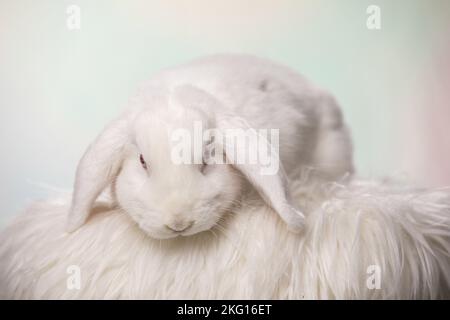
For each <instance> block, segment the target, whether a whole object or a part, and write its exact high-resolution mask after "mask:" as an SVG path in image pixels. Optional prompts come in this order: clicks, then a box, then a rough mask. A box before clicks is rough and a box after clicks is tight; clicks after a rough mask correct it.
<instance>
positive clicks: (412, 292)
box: [0, 181, 450, 299]
mask: <svg viewBox="0 0 450 320" xmlns="http://www.w3.org/2000/svg"><path fill="white" fill-rule="evenodd" d="M292 188H293V190H294V194H295V198H296V199H297V200H298V202H299V204H300V205H301V206H302V207H303V210H304V212H306V213H307V215H308V216H307V230H306V231H305V233H304V234H300V235H296V234H292V233H289V232H287V230H286V227H285V224H284V223H283V222H282V221H280V220H279V218H278V216H277V215H276V214H275V213H273V212H271V211H270V210H269V209H267V208H265V207H262V206H261V205H260V204H259V203H260V202H259V201H256V200H254V201H253V202H251V203H252V205H250V202H249V204H248V205H246V206H245V207H242V208H240V209H238V210H236V212H235V213H234V214H230V215H229V216H228V218H227V219H226V220H225V221H223V223H222V225H221V226H220V227H218V228H216V229H215V230H214V231H211V232H204V233H202V234H198V235H195V236H191V237H187V238H177V239H172V240H163V241H160V240H158V241H156V240H153V239H151V238H148V237H147V236H145V235H144V234H143V233H142V232H141V231H140V230H139V229H138V228H137V226H135V225H134V224H133V222H132V221H131V219H129V218H128V217H127V216H126V215H125V214H123V213H121V212H120V211H118V210H111V209H108V208H107V207H105V206H102V205H101V204H99V205H98V206H97V208H96V209H95V210H96V212H97V213H96V214H94V215H93V217H92V218H91V219H90V220H89V222H88V223H87V224H86V225H85V226H84V227H82V228H81V229H79V230H78V231H76V232H75V233H72V234H66V233H64V231H63V230H64V225H65V221H66V220H65V219H66V214H67V210H68V203H69V201H68V200H61V201H42V202H38V203H35V204H34V205H32V206H31V207H29V208H28V209H27V210H26V212H25V213H24V214H22V215H21V216H19V217H18V218H17V219H16V220H15V221H13V223H12V224H11V225H10V226H9V227H7V228H6V229H5V230H3V231H2V232H1V234H0V295H1V297H2V298H16V299H17V298H20V299H29V298H33V299H61V298H68V299H80V298H100V299H104V298H112V299H116V298H120V299H132V298H137V299H153V298H159V299H166V298H171V299H176V298H181V299H197V298H205V299H210V298H212V299H215V298H224V299H227V298H230V299H238V298H239V299H247V298H251V299H273V298H275V299H278V298H280V299H316V298H320V299H349V298H350V299H354V298H357V299H375V298H388V299H397V298H402V299H406V298H450V290H449V288H450V191H449V190H433V191H427V190H412V189H406V188H405V187H400V186H395V185H393V184H391V183H387V182H362V181H359V182H358V181H353V182H351V183H350V184H349V185H346V186H344V185H339V184H334V185H330V184H327V185H322V184H320V183H316V184H312V183H306V182H305V181H303V182H302V181H297V182H296V183H295V185H294V186H293V187H292ZM74 266H75V268H78V267H79V271H80V274H79V275H80V280H81V283H80V288H79V289H77V288H73V287H71V285H70V283H71V282H70V281H72V280H70V279H73V278H71V277H72V276H73V273H72V271H73V268H74ZM68 283H69V286H68Z"/></svg>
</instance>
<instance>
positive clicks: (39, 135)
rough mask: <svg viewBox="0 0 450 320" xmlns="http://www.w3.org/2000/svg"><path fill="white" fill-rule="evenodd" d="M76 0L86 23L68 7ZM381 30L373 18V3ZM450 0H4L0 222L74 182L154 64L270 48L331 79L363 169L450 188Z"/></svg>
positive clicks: (321, 80) (316, 77)
mask: <svg viewBox="0 0 450 320" xmlns="http://www.w3.org/2000/svg"><path fill="white" fill-rule="evenodd" d="M71 4H75V5H78V6H79V7H80V8H81V29H80V30H75V31H71V30H69V29H68V28H67V26H66V20H67V17H68V15H67V14H66V9H67V7H68V6H69V5H71ZM371 4H374V5H378V6H379V7H380V8H381V30H368V29H367V27H366V20H367V17H368V15H367V13H366V9H367V7H368V6H369V5H371ZM449 31H450V1H449V0H395V1H392V0H386V1H384V0H383V1H382V0H371V1H364V0H334V1H333V0H320V1H318V0H302V1H299V0H296V1H288V0H282V1H280V0H278V1H264V0H246V1H242V0H227V1H225V0H224V1H214V0H200V1H195V0H191V1H184V0H183V1H182V0H180V1H175V0H171V1H144V0H127V1H125V0H123V1H113V0H96V1H87V0H86V1H82V0H71V1H62V0H53V1H50V0H39V1H36V0H28V1H25V0H9V1H5V0H1V1H0V107H1V117H0V130H1V131H0V148H1V150H2V157H1V160H0V161H1V165H0V176H1V178H2V184H1V186H0V199H1V203H0V224H4V223H5V222H6V221H7V220H8V219H9V218H10V217H11V216H12V215H13V214H15V213H16V212H17V211H18V210H20V209H22V208H23V207H24V206H25V205H26V204H27V203H28V202H29V201H31V200H32V199H36V198H41V197H46V196H48V194H49V188H47V186H52V188H56V189H61V190H70V189H71V188H72V182H73V177H74V172H75V168H76V164H77V161H78V159H79V158H80V156H81V155H82V153H83V151H84V149H85V148H86V146H87V145H88V144H89V143H90V142H91V140H92V139H93V138H94V137H95V136H96V135H97V134H98V133H99V131H100V130H101V128H102V127H103V126H104V125H105V124H106V123H107V122H108V121H109V120H110V119H112V118H113V117H114V116H115V115H117V113H118V112H119V110H121V109H122V108H123V106H124V105H125V104H126V102H127V99H128V97H129V96H130V95H131V94H132V93H133V91H134V89H135V88H136V86H137V84H138V83H140V82H141V81H143V80H145V79H146V78H148V77H149V76H150V75H151V74H152V73H153V72H154V71H156V70H159V69H160V68H163V67H166V66H171V65H174V64H177V63H181V62H184V61H186V60H189V59H191V58H194V57H197V56H201V55H205V54H210V53H217V52H244V53H252V54H257V55H261V56H265V57H268V58H272V59H274V60H277V61H279V62H281V63H284V64H287V65H289V66H291V67H292V68H294V69H296V70H298V71H299V72H301V73H303V74H304V75H306V76H307V77H308V78H310V79H312V80H313V81H314V82H316V83H317V84H319V85H321V86H323V87H326V88H328V89H329V90H331V91H332V92H333V93H334V94H335V95H336V97H337V99H338V100H339V101H340V103H341V105H342V108H343V109H344V112H345V114H346V119H347V122H348V123H349V125H350V127H351V129H352V132H353V136H354V142H355V157H356V164H357V169H358V171H359V173H360V175H362V176H365V177H384V176H391V175H399V174H400V175H401V176H404V177H407V180H408V181H411V183H416V184H419V185H424V186H445V185H450V134H449V130H448V128H449V126H450V32H449Z"/></svg>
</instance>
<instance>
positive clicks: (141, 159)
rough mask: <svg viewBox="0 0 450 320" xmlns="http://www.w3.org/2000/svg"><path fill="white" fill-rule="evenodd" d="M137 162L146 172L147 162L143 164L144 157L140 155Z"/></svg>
mask: <svg viewBox="0 0 450 320" xmlns="http://www.w3.org/2000/svg"><path fill="white" fill-rule="evenodd" d="M139 161H140V162H141V165H142V168H144V169H145V170H147V162H145V160H144V156H143V155H142V154H141V155H140V156H139Z"/></svg>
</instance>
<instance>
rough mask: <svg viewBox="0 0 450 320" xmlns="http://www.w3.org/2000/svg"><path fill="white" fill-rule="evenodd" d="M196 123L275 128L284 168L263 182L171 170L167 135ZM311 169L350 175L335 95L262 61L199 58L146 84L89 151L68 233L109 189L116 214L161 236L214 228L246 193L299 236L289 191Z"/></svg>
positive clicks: (246, 172) (233, 173)
mask: <svg viewBox="0 0 450 320" xmlns="http://www.w3.org/2000/svg"><path fill="white" fill-rule="evenodd" d="M242 120H243V122H244V125H242ZM194 121H201V123H202V125H203V126H204V127H206V128H207V129H209V128H216V127H217V128H219V129H222V130H223V129H226V128H235V127H242V128H245V127H246V126H247V127H251V128H254V129H279V130H280V135H279V140H280V141H279V147H280V148H279V150H280V151H279V158H280V170H278V172H277V174H275V175H261V174H259V173H257V170H256V169H255V168H254V166H250V165H245V164H243V165H237V164H233V166H230V165H212V166H208V168H207V170H208V171H207V174H202V173H201V172H200V170H199V166H198V165H176V164H174V163H173V161H171V159H170V155H171V152H170V150H171V149H170V145H169V138H168V136H169V135H170V134H171V133H172V132H173V131H174V130H177V129H179V128H185V129H186V130H192V126H193V123H194ZM250 147H251V146H250ZM224 149H225V150H226V152H228V151H229V149H228V147H227V146H226V145H225V146H224ZM139 154H142V155H143V159H145V161H146V163H148V166H149V167H150V168H147V170H142V168H141V164H140V163H139ZM306 167H312V168H315V169H316V170H317V171H319V172H321V174H322V175H323V176H326V177H328V178H336V177H338V176H341V175H344V174H346V173H349V172H352V171H353V164H352V146H351V140H350V136H349V134H348V130H347V128H346V126H345V124H344V122H343V120H342V115H341V112H340V109H339V107H338V105H337V103H336V102H335V100H334V99H333V97H331V96H330V95H329V94H328V93H327V92H325V91H323V90H321V89H318V88H316V87H315V86H313V85H312V84H310V83H309V82H308V81H307V80H305V79H304V78H303V77H302V76H300V75H298V74H297V73H295V72H293V71H291V70H289V69H288V68H286V67H282V66H279V65H276V64H274V63H272V62H269V61H267V60H263V59H259V58H256V57H251V56H242V55H217V56H211V57H207V58H203V59H199V60H195V61H193V62H191V63H188V64H186V65H183V66H180V67H176V68H172V69H167V70H164V71H162V72H161V73H159V74H157V75H155V76H154V77H153V78H152V79H151V80H150V81H148V82H147V83H145V84H144V85H143V86H142V87H141V89H140V91H139V93H138V94H137V95H136V96H135V97H134V98H133V99H132V100H131V102H130V106H129V108H128V109H127V111H126V112H125V113H124V114H123V115H121V116H120V117H119V118H118V119H117V120H115V121H113V122H112V123H111V124H110V125H108V127H107V128H106V129H105V130H104V131H103V132H102V134H101V135H100V136H99V137H98V138H97V139H96V140H95V141H94V143H93V144H92V145H91V146H90V147H89V149H88V151H87V152H86V153H85V155H84V156H83V158H82V160H81V161H80V164H79V166H78V169H77V177H76V183H75V191H74V197H73V203H72V208H71V210H70V215H69V219H68V227H67V228H68V230H69V231H73V230H75V229H77V228H78V227H80V226H81V225H82V224H84V223H85V221H86V220H87V218H88V215H89V213H90V210H91V207H92V205H93V203H94V201H95V199H96V198H97V196H98V195H99V194H100V192H101V191H102V190H104V188H105V187H107V186H108V185H110V184H111V183H112V187H113V194H114V195H115V196H116V200H117V203H118V204H119V205H120V207H121V208H122V209H123V210H124V211H125V212H127V213H128V214H130V216H131V217H132V218H133V219H134V220H135V221H136V222H137V223H138V224H139V226H140V227H141V228H142V229H143V230H144V231H146V232H147V233H148V234H149V235H151V236H153V237H155V238H159V239H165V238H171V237H176V236H178V235H184V236H188V235H192V234H195V233H198V232H201V231H204V230H208V229H210V228H211V227H213V226H214V225H215V224H217V223H218V222H219V220H220V219H221V218H222V217H223V215H224V213H225V212H226V211H228V210H230V208H231V207H232V206H234V205H235V204H236V203H240V202H241V199H240V196H241V195H242V194H245V193H246V192H247V191H248V190H250V189H251V188H250V187H249V186H250V185H252V186H253V187H254V188H255V190H257V191H258V192H259V193H260V195H261V198H262V199H263V200H264V201H265V202H266V204H267V205H268V206H269V207H271V208H272V209H274V211H275V212H277V213H278V214H279V215H280V216H281V218H282V219H283V220H284V221H285V222H286V223H287V224H288V226H289V227H290V229H291V230H294V231H299V230H301V229H302V227H303V224H304V217H303V214H302V212H300V211H299V210H298V209H297V208H295V207H294V206H293V205H292V201H291V199H290V194H289V192H288V190H287V189H286V184H287V181H288V179H289V176H290V175H292V174H293V172H298V170H301V169H303V168H306ZM243 177H245V179H244V178H243ZM247 182H249V184H248V183H247ZM183 230H184V231H183Z"/></svg>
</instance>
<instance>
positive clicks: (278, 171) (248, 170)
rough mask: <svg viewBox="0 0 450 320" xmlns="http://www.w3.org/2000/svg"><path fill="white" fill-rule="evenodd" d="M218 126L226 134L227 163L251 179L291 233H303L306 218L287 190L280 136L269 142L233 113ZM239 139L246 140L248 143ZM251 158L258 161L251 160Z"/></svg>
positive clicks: (225, 116)
mask: <svg viewBox="0 0 450 320" xmlns="http://www.w3.org/2000/svg"><path fill="white" fill-rule="evenodd" d="M218 127H219V129H220V132H221V134H222V135H223V137H222V140H223V143H224V145H223V146H222V147H223V150H224V151H225V155H226V158H227V161H229V162H231V164H232V165H233V166H234V167H235V168H236V169H237V170H239V171H240V172H241V173H242V174H243V175H244V176H245V177H246V178H247V179H248V181H249V182H250V183H251V184H252V185H253V187H254V188H255V189H256V190H257V191H258V193H259V194H260V196H261V197H262V199H263V200H264V201H265V202H266V204H267V205H269V207H271V208H272V209H273V210H274V211H275V212H277V213H278V215H279V216H280V217H281V219H283V221H284V222H285V223H286V224H287V225H288V228H289V230H290V231H293V232H299V231H301V230H302V229H303V227H304V220H305V218H304V215H303V213H302V212H300V211H299V210H297V209H296V208H295V207H294V205H293V203H292V200H291V197H290V194H289V191H288V186H287V177H286V174H285V172H284V169H283V167H282V165H281V162H280V159H279V154H278V135H277V134H275V136H276V137H275V139H274V137H273V136H272V140H276V141H269V140H268V139H267V138H266V137H267V134H261V132H258V131H257V130H255V129H253V128H251V127H250V126H249V125H248V124H247V122H246V121H245V120H243V119H241V118H239V117H237V116H235V115H234V114H226V115H221V116H220V117H219V120H218ZM262 131H264V132H266V133H267V132H268V131H267V130H262ZM269 131H270V130H269ZM238 132H241V133H244V135H245V137H244V138H242V137H240V134H238ZM276 133H278V132H276ZM239 139H244V140H245V143H242V142H243V140H239ZM256 155H257V156H258V157H256ZM261 156H262V157H263V158H265V160H262V159H261ZM252 157H253V160H254V159H255V158H256V161H252V160H251V158H252ZM258 158H259V159H258ZM263 162H264V163H263ZM267 165H269V166H270V167H267Z"/></svg>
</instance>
